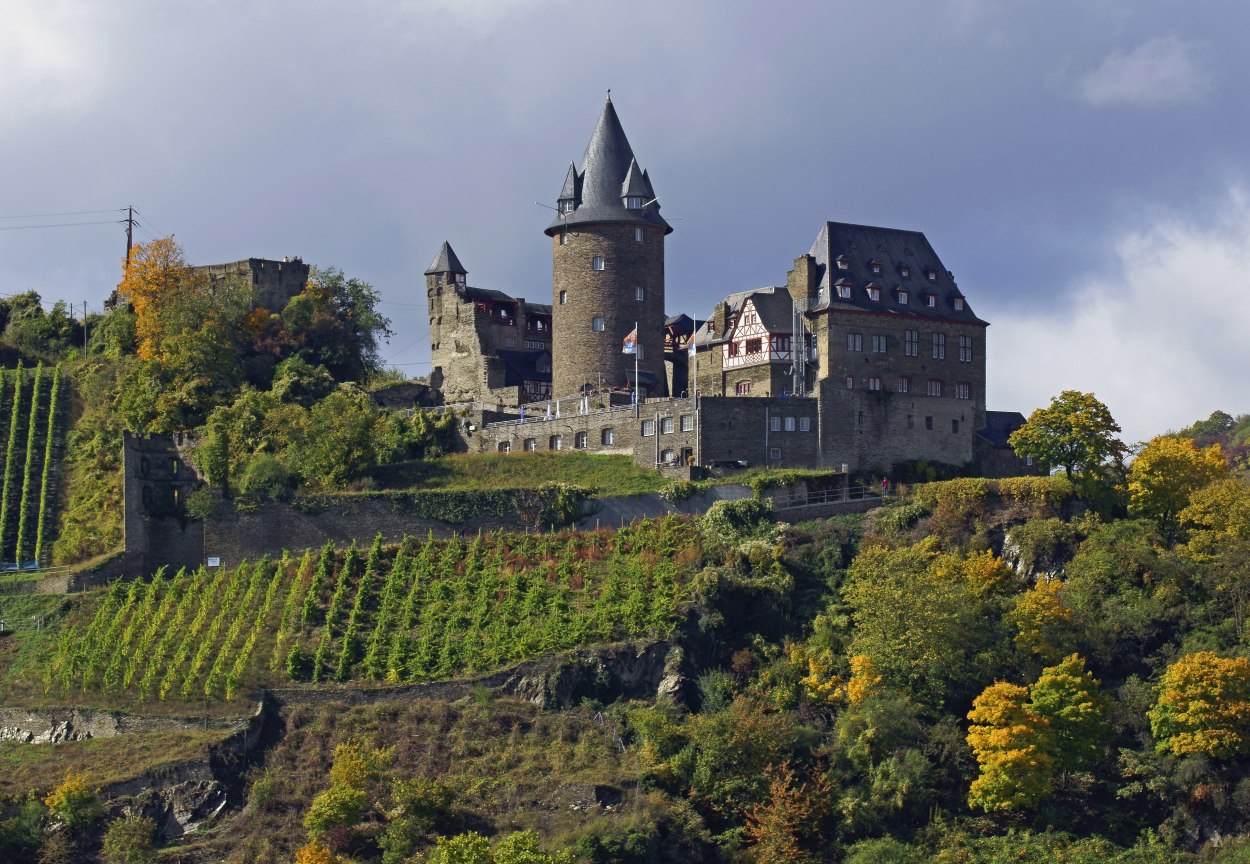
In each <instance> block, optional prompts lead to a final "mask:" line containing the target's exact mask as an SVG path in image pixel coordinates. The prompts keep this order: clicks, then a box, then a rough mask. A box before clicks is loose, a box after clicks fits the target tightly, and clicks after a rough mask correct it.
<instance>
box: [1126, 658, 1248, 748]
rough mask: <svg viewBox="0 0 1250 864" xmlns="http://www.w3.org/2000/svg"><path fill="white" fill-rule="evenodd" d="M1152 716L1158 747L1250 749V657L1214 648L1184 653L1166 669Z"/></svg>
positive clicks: (1151, 729)
mask: <svg viewBox="0 0 1250 864" xmlns="http://www.w3.org/2000/svg"><path fill="white" fill-rule="evenodd" d="M1149 717H1150V731H1151V734H1153V735H1154V737H1155V740H1156V742H1157V743H1156V745H1155V747H1156V749H1158V750H1160V751H1163V752H1167V753H1171V754H1172V755H1174V756H1187V755H1190V754H1194V753H1199V754H1203V755H1205V756H1208V757H1210V758H1212V759H1230V758H1232V757H1235V756H1241V755H1244V754H1246V753H1250V661H1248V660H1246V658H1245V657H1236V658H1232V659H1229V658H1225V657H1221V656H1219V655H1218V654H1216V653H1215V652H1213V651H1199V652H1197V653H1195V654H1187V655H1185V656H1183V657H1181V658H1180V659H1179V660H1177V661H1176V662H1175V663H1173V664H1172V665H1170V666H1168V668H1167V671H1165V672H1164V673H1163V677H1162V678H1161V679H1160V681H1159V700H1158V702H1156V703H1155V706H1154V707H1153V708H1151V709H1150V712H1149Z"/></svg>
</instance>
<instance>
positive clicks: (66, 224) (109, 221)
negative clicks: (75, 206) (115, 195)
mask: <svg viewBox="0 0 1250 864" xmlns="http://www.w3.org/2000/svg"><path fill="white" fill-rule="evenodd" d="M116 224H117V222H116V221H114V220H112V219H105V220H104V221H101V222H60V223H56V224H52V223H49V224H47V225H0V231H29V230H30V229H32V228H74V227H76V226H78V225H116Z"/></svg>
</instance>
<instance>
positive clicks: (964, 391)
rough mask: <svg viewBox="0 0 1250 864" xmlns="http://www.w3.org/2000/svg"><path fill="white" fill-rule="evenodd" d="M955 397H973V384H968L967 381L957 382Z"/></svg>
mask: <svg viewBox="0 0 1250 864" xmlns="http://www.w3.org/2000/svg"><path fill="white" fill-rule="evenodd" d="M955 398H956V399H971V398H972V385H970V384H968V383H967V382H966V381H960V382H959V383H957V384H956V385H955Z"/></svg>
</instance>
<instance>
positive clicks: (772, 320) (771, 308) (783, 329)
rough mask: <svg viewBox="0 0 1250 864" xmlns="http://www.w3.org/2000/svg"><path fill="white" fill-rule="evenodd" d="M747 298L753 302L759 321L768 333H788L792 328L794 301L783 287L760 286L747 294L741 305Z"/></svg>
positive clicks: (744, 303)
mask: <svg viewBox="0 0 1250 864" xmlns="http://www.w3.org/2000/svg"><path fill="white" fill-rule="evenodd" d="M747 300H750V301H751V303H752V304H754V306H755V311H756V312H757V313H759V316H760V323H761V324H763V325H764V329H766V330H767V331H768V332H769V333H789V332H790V331H792V330H793V329H794V318H793V315H794V301H793V300H791V299H790V293H789V292H788V291H786V290H785V289H784V288H762V289H760V290H759V291H754V292H752V293H751V294H750V295H748V296H747V297H746V298H745V299H744V300H743V301H742V303H743V305H746V301H747Z"/></svg>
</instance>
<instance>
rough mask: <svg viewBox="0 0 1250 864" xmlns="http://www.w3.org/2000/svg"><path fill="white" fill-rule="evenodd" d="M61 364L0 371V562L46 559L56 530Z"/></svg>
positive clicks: (29, 562)
mask: <svg viewBox="0 0 1250 864" xmlns="http://www.w3.org/2000/svg"><path fill="white" fill-rule="evenodd" d="M63 402H64V394H63V393H62V390H61V367H60V365H57V366H56V367H54V368H53V369H51V370H48V369H46V368H45V367H44V366H43V365H42V364H40V365H39V366H37V367H35V368H34V369H23V368H21V366H20V365H19V366H18V368H16V369H9V370H0V442H2V443H3V446H4V447H5V451H4V475H3V481H2V485H0V562H3V564H4V566H5V567H6V568H9V569H12V567H13V565H14V563H15V562H16V563H19V564H20V566H21V567H24V568H25V567H32V566H33V565H34V564H35V562H39V563H44V562H46V560H47V558H48V553H49V551H50V549H51V545H52V539H53V537H52V534H53V533H54V532H55V530H56V499H57V495H56V478H57V474H58V471H57V464H58V462H59V459H60V454H61V451H62V447H63V437H64V419H63V417H64V410H63Z"/></svg>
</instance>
